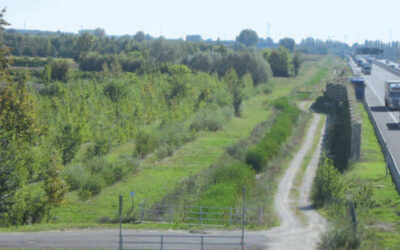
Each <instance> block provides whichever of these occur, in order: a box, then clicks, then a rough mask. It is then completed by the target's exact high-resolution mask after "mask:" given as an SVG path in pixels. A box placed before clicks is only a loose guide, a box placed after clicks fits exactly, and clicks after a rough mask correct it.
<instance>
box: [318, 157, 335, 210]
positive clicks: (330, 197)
mask: <svg viewBox="0 0 400 250" xmlns="http://www.w3.org/2000/svg"><path fill="white" fill-rule="evenodd" d="M341 192H342V183H341V182H340V173H339V171H338V170H337V169H336V168H335V167H334V166H333V163H332V160H329V159H325V160H324V161H323V162H322V164H320V165H319V166H318V169H317V174H316V176H315V180H314V184H313V189H312V193H311V197H312V200H313V201H314V204H315V205H316V206H317V207H322V206H323V205H324V204H325V202H327V201H336V200H339V198H340V196H341Z"/></svg>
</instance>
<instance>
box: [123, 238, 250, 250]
mask: <svg viewBox="0 0 400 250" xmlns="http://www.w3.org/2000/svg"><path fill="white" fill-rule="evenodd" d="M121 237H122V238H121V243H120V244H121V245H120V246H119V248H120V249H126V245H128V247H129V245H136V246H137V245H146V246H158V247H159V248H160V249H161V250H163V249H164V247H166V246H168V245H187V246H188V248H189V245H197V246H198V245H200V249H201V250H203V249H204V247H205V246H207V245H208V246H241V247H242V248H243V247H244V239H243V238H242V237H241V236H217V235H163V234H126V235H122V236H121ZM124 238H126V240H124ZM132 238H133V239H134V238H138V240H132ZM143 238H147V239H149V240H147V241H144V240H143ZM129 239H131V240H129ZM168 239H177V240H175V241H168ZM207 239H209V240H208V241H206V240H207ZM213 239H215V240H221V239H232V240H234V239H237V240H238V241H237V242H215V241H214V242H213V241H212V240H213Z"/></svg>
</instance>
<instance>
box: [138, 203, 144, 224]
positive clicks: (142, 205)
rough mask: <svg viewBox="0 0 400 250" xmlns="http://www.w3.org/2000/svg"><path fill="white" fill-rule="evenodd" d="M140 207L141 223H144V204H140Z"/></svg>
mask: <svg viewBox="0 0 400 250" xmlns="http://www.w3.org/2000/svg"><path fill="white" fill-rule="evenodd" d="M139 206H140V208H139V209H140V222H142V221H143V219H144V218H143V217H144V203H140V204H139Z"/></svg>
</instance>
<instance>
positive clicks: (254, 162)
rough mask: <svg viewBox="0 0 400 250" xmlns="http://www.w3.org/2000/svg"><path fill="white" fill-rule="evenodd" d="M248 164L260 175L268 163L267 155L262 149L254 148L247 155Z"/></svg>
mask: <svg viewBox="0 0 400 250" xmlns="http://www.w3.org/2000/svg"><path fill="white" fill-rule="evenodd" d="M246 163H247V164H249V165H251V166H252V167H253V169H254V170H255V171H256V172H257V173H258V172H260V171H261V170H262V168H263V167H264V166H265V164H266V163H267V159H266V153H265V152H263V151H262V149H261V148H260V147H257V146H256V147H253V148H252V149H250V150H249V151H247V154H246Z"/></svg>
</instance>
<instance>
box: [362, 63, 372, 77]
mask: <svg viewBox="0 0 400 250" xmlns="http://www.w3.org/2000/svg"><path fill="white" fill-rule="evenodd" d="M371 70H372V64H371V63H369V62H364V63H363V64H362V65H361V73H363V74H365V75H370V74H371Z"/></svg>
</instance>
